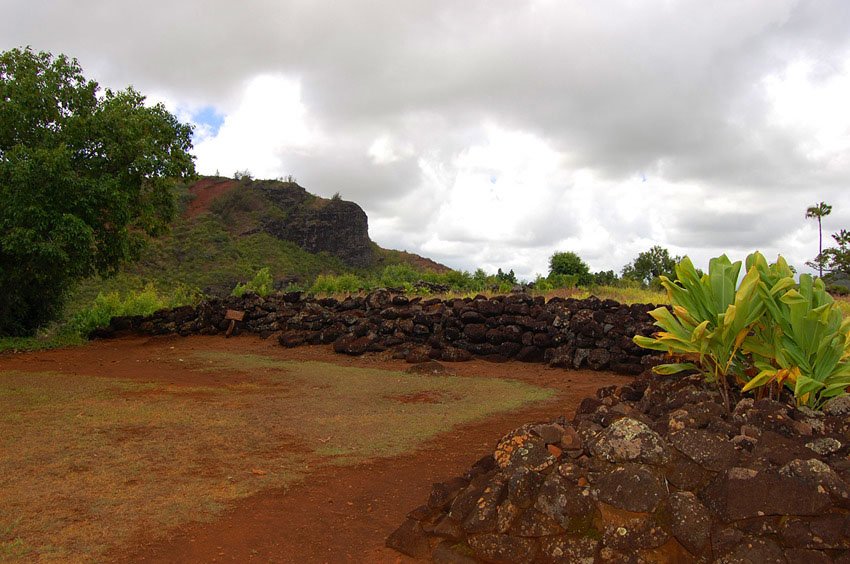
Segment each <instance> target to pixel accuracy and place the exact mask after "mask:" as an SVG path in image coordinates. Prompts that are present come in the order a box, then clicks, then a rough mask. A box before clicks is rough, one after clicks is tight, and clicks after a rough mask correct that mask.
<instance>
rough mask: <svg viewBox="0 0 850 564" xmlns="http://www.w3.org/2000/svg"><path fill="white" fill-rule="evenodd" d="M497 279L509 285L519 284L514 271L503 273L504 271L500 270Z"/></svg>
mask: <svg viewBox="0 0 850 564" xmlns="http://www.w3.org/2000/svg"><path fill="white" fill-rule="evenodd" d="M496 279H497V280H498V281H499V282H507V283H509V284H517V279H516V274H514V270H513V269H511V270H509V271H508V272H502V269H501V268H500V269H499V270H498V271H497V272H496Z"/></svg>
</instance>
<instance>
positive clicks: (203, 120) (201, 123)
mask: <svg viewBox="0 0 850 564" xmlns="http://www.w3.org/2000/svg"><path fill="white" fill-rule="evenodd" d="M192 121H193V122H194V123H195V124H196V125H197V126H198V128H197V129H198V130H200V131H196V136H197V134H198V133H201V136H203V137H214V136H215V135H216V134H218V130H219V129H220V128H221V124H223V123H224V115H223V114H220V113H218V111H216V109H215V108H214V107H213V106H204V107H203V108H201V109H200V110H198V111H196V112H193V113H192Z"/></svg>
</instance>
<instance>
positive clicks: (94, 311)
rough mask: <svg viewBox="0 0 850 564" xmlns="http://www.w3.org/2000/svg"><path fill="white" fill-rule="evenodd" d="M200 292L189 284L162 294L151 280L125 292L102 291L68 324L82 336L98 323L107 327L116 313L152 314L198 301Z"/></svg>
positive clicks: (97, 325) (118, 314) (99, 325)
mask: <svg viewBox="0 0 850 564" xmlns="http://www.w3.org/2000/svg"><path fill="white" fill-rule="evenodd" d="M201 297H202V296H201V294H200V293H198V292H197V291H196V290H193V289H192V288H189V287H187V286H178V287H177V288H176V289H173V290H172V291H170V292H168V293H167V294H163V293H161V292H159V291H158V290H157V289H156V286H154V285H153V284H152V283H148V284H146V285H145V287H144V288H142V289H141V290H139V291H130V292H127V293H125V294H123V295H122V294H120V293H119V292H117V291H115V292H109V293H108V294H103V293H100V294H98V295H97V297H96V298H95V299H94V302H93V303H92V305H91V306H90V307H88V308H86V309H83V310H81V311H79V312H78V313H76V314H75V315H74V316H73V317H72V318H71V321H70V323H69V328H70V330H71V331H73V332H74V333H76V334H79V335H81V336H83V337H84V336H86V335H88V334H89V333H90V332H91V331H92V330H94V329H96V328H98V327H106V326H107V325H109V320H110V319H112V318H113V317H118V316H122V315H143V316H144V315H150V314H152V313H153V312H155V311H157V310H160V309H167V308H175V307H179V306H183V305H189V304H197V303H198V302H200V300H201Z"/></svg>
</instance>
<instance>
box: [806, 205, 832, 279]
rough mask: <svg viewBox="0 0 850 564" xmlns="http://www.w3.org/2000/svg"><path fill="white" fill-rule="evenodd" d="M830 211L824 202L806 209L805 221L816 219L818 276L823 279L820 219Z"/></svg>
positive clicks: (829, 207)
mask: <svg viewBox="0 0 850 564" xmlns="http://www.w3.org/2000/svg"><path fill="white" fill-rule="evenodd" d="M831 211H832V206H830V205H829V204H826V203H824V202H818V203H817V204H816V205H814V206H809V207H808V208H807V209H806V219H812V218H817V220H818V260H817V262H818V276H820V277H821V278H823V261H822V260H821V255H822V254H823V229H821V219H822V218H823V217H824V216H827V215H829V214H830V212H831Z"/></svg>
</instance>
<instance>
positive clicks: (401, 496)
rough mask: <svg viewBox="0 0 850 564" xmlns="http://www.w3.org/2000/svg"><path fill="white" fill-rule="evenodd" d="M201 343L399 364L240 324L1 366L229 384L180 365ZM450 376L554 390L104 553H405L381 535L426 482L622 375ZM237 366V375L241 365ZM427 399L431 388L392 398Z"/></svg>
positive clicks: (169, 558)
mask: <svg viewBox="0 0 850 564" xmlns="http://www.w3.org/2000/svg"><path fill="white" fill-rule="evenodd" d="M204 351H232V352H240V353H256V354H263V355H268V356H273V357H275V358H280V359H286V360H315V361H322V362H333V363H337V364H340V365H345V366H361V367H373V368H374V367H380V368H387V369H399V370H404V369H407V368H409V367H410V365H407V364H405V363H404V362H401V361H395V360H391V359H387V358H383V357H380V356H370V357H362V358H351V357H345V356H341V355H337V354H335V353H334V352H333V351H332V350H331V349H330V348H329V347H301V348H296V349H284V348H282V347H280V346H278V345H277V344H276V343H274V342H273V341H272V340H271V339H270V340H266V341H263V340H260V339H259V338H256V337H252V336H245V337H239V338H233V339H224V338H222V337H218V336H216V337H189V338H180V337H158V338H147V337H132V338H123V339H116V340H111V341H101V342H95V343H92V344H90V345H88V346H85V347H78V348H71V349H64V350H55V351H47V352H43V353H36V354H26V355H2V356H0V366H2V368H3V369H4V370H38V371H43V370H61V371H63V372H70V373H80V374H91V373H92V367H101V368H103V367H107V368H108V374H109V376H110V377H117V378H130V379H139V380H144V381H164V382H168V383H170V384H176V385H180V384H186V385H193V386H196V385H199V384H203V385H205V386H210V385H217V384H221V385H224V384H225V383H230V384H232V383H233V382H234V376H233V374H232V373H230V374H226V373H207V372H194V371H191V370H182V369H181V368H180V367H181V363H182V362H183V361H182V360H181V359H182V358H184V357H188V356H189V355H192V354H196V353H199V352H201V353H202V352H204ZM449 367H450V369H451V371H453V372H455V373H457V374H458V375H461V376H470V377H481V378H511V379H516V380H522V381H525V382H529V383H533V384H536V385H539V386H544V387H550V388H554V389H556V390H557V394H556V395H555V397H554V398H552V399H550V400H546V401H544V402H539V403H537V404H533V405H531V406H529V407H526V408H523V409H520V410H517V411H514V412H509V413H502V414H499V415H496V416H492V417H489V418H487V419H486V420H483V421H479V422H476V423H473V424H469V425H464V426H461V427H457V428H454V429H449V430H447V431H446V432H445V433H443V434H440V435H438V436H437V437H435V438H433V439H432V440H430V441H429V442H427V443H426V445H425V446H424V447H423V448H420V449H418V450H416V451H414V452H411V453H408V454H405V455H403V456H398V457H394V458H389V459H381V460H375V461H372V462H370V463H367V464H361V465H359V466H355V467H333V468H326V469H323V470H319V471H317V472H315V473H313V474H311V475H310V477H309V478H308V479H307V480H306V481H305V482H304V483H301V484H299V485H296V486H293V487H290V488H288V489H282V490H271V491H266V492H263V493H261V494H259V495H255V496H253V497H250V498H247V499H244V500H242V501H240V502H238V503H236V504H234V505H233V506H232V507H230V508H229V509H228V510H227V511H226V512H225V513H224V514H222V515H221V516H220V518H219V519H218V520H217V521H215V522H213V523H208V524H203V523H195V524H190V525H187V526H184V527H182V528H180V529H178V530H176V531H170V532H169V533H168V538H167V539H166V540H164V541H163V540H157V538H158V537H159V536H160V535H157V534H154V533H153V532H152V533H151V534H150V535H149V536H148V537H146V538H138V539H136V540H135V541H134V542H133V543H132V545H131V546H127V547H124V548H123V549H122V550H121V551H120V552H116V553H115V554H112V555H111V560H112V561H115V562H163V563H164V562H250V561H254V562H409V561H411V560H410V559H408V558H406V557H403V556H401V555H399V554H398V553H396V552H394V551H391V550H388V549H386V548H384V539H385V538H386V536H387V535H388V534H389V533H391V532H392V531H393V530H394V529H395V528H396V527H397V526H398V525H399V524H401V522H402V521H403V520H404V516H405V515H406V514H407V513H408V512H409V511H410V510H412V509H414V508H415V507H417V506H418V505H421V504H422V503H424V502H425V501H426V500H427V496H428V493H429V491H430V488H431V484H432V483H433V482H437V481H444V480H447V479H449V478H452V477H454V476H457V475H460V474H462V473H464V472H465V471H466V470H467V469H468V468H469V467H470V466H471V465H472V464H473V463H474V462H475V461H476V460H478V459H479V458H480V457H481V456H484V455H485V454H488V453H491V452H492V450H493V448H494V446H495V444H496V441H497V440H498V439H499V438H500V437H501V436H502V435H503V434H505V433H506V432H508V431H510V430H512V429H513V428H515V427H518V426H519V425H521V424H524V423H528V422H531V421H537V420H549V419H552V418H554V417H557V416H559V415H571V414H572V412H573V411H574V410H575V408H576V407H577V406H578V403H579V402H580V401H581V399H583V398H584V397H587V396H589V395H592V394H593V392H594V391H595V390H596V388H598V387H600V386H605V385H611V384H623V383H625V382H626V381H628V379H627V378H624V377H621V376H616V375H613V374H608V373H598V372H590V371H565V370H561V369H550V368H547V367H545V366H541V365H532V364H523V363H518V362H508V363H504V364H492V363H487V362H482V361H474V362H467V363H457V364H451V365H449ZM246 377H247V376H246ZM399 400H400V401H439V398H432V397H428V398H425V397H422V398H418V397H417V398H412V397H411V398H399Z"/></svg>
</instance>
